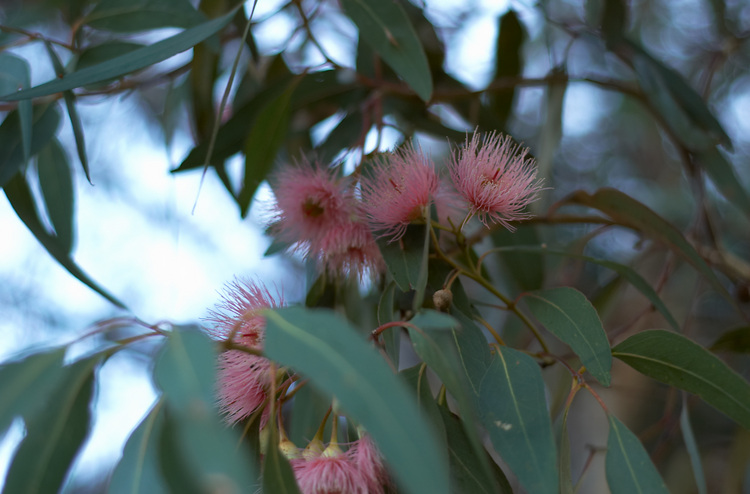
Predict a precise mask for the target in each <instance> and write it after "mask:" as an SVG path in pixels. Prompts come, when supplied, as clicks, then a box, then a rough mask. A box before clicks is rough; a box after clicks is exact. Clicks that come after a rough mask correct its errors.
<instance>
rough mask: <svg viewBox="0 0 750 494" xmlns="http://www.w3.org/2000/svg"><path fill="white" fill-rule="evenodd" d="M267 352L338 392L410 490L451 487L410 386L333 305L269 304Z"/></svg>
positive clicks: (443, 460) (443, 490)
mask: <svg viewBox="0 0 750 494" xmlns="http://www.w3.org/2000/svg"><path fill="white" fill-rule="evenodd" d="M265 314H266V317H267V327H266V340H265V352H266V355H267V356H268V357H269V358H270V359H272V360H274V361H277V362H279V363H280V364H282V365H288V366H290V367H292V368H294V369H296V370H297V371H299V372H301V373H302V374H304V375H306V376H308V377H309V378H310V379H311V380H312V381H313V382H314V383H315V384H316V386H317V387H318V388H320V389H322V390H324V391H326V392H327V393H329V394H331V395H334V396H336V398H337V399H338V400H339V402H340V403H341V407H342V409H343V410H344V411H345V412H346V413H347V414H348V415H350V416H351V417H352V418H353V419H354V420H356V421H357V422H358V423H360V424H362V425H363V426H364V427H365V428H366V429H367V431H368V432H369V433H370V434H372V437H373V439H374V440H375V442H376V443H377V444H378V446H379V447H380V450H381V451H382V452H383V454H384V455H385V457H386V460H387V461H388V463H389V465H390V466H391V467H392V468H393V472H394V474H395V476H396V479H397V480H398V482H399V484H400V485H401V486H402V487H403V488H404V489H405V491H406V492H412V493H417V492H431V493H433V492H434V493H447V491H448V490H447V484H448V478H447V468H446V465H447V463H446V458H445V457H444V456H443V455H442V453H441V451H440V449H439V448H438V442H437V440H436V438H435V437H434V435H433V434H432V432H431V431H430V429H429V428H428V427H427V425H426V424H425V423H424V421H423V420H422V418H421V414H420V412H419V410H418V408H417V406H416V403H415V402H414V400H413V398H412V397H411V395H410V393H409V392H408V391H407V390H406V387H405V386H404V384H403V383H401V382H400V381H399V380H398V379H397V378H396V376H394V375H393V373H392V372H391V370H390V369H389V367H388V365H387V364H386V363H385V362H384V361H383V360H382V358H381V357H380V356H379V355H378V354H377V353H376V352H375V351H374V350H373V349H372V348H371V347H370V346H369V345H368V344H367V343H365V342H364V341H363V340H362V339H360V337H359V336H358V335H357V331H356V330H355V329H354V328H352V327H351V326H349V324H348V323H347V322H345V321H344V320H342V319H340V318H339V317H338V316H336V315H335V314H334V313H333V312H330V311H327V310H309V309H307V310H306V309H302V308H286V309H278V310H274V311H267V312H266V313H265Z"/></svg>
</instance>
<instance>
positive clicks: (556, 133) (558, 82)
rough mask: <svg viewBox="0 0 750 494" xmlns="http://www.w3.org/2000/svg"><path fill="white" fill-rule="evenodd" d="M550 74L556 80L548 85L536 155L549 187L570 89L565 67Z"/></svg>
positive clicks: (534, 207)
mask: <svg viewBox="0 0 750 494" xmlns="http://www.w3.org/2000/svg"><path fill="white" fill-rule="evenodd" d="M550 76H555V80H554V82H553V81H550V83H549V84H548V85H547V100H546V111H547V114H546V116H545V119H544V124H543V126H542V130H541V135H540V136H539V152H538V153H537V156H536V158H537V159H536V163H537V170H538V176H539V178H540V179H542V180H544V185H546V186H548V187H550V186H552V185H553V174H552V166H553V164H554V158H555V153H556V152H557V148H558V147H559V146H560V140H561V139H562V135H563V106H564V103H565V92H566V91H567V89H568V74H566V73H565V72H564V70H563V69H559V68H554V69H552V71H551V72H550ZM543 198H544V196H543ZM530 207H531V210H532V211H536V210H542V209H543V205H542V203H541V202H535V203H533V204H531V206H530Z"/></svg>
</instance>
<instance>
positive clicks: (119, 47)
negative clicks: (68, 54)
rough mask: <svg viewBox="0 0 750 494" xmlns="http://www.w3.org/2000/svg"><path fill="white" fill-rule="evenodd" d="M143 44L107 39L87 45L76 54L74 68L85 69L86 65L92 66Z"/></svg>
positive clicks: (136, 48) (138, 47)
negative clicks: (106, 40)
mask: <svg viewBox="0 0 750 494" xmlns="http://www.w3.org/2000/svg"><path fill="white" fill-rule="evenodd" d="M143 46H144V45H142V44H139V43H130V42H126V41H109V42H106V43H102V44H100V45H96V46H89V47H86V48H84V49H83V50H82V51H81V53H79V54H78V58H77V60H76V63H75V68H76V70H81V69H85V68H86V67H92V66H94V65H98V64H100V63H103V62H106V61H107V60H110V59H112V58H115V57H119V56H120V55H125V54H126V53H130V52H131V51H135V50H138V49H140V48H143Z"/></svg>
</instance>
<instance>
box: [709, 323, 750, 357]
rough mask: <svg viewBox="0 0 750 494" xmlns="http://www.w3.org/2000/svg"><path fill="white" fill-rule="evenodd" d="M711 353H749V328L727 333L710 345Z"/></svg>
mask: <svg viewBox="0 0 750 494" xmlns="http://www.w3.org/2000/svg"><path fill="white" fill-rule="evenodd" d="M710 350H711V351H712V352H734V353H750V326H743V327H741V328H736V329H733V330H731V331H727V332H726V333H724V334H723V335H721V336H719V337H718V338H717V339H716V341H714V344H713V345H711V348H710Z"/></svg>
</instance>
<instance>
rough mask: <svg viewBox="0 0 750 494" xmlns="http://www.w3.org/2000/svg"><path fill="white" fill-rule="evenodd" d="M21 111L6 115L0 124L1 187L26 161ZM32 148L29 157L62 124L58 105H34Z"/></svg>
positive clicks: (46, 141) (42, 145)
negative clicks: (0, 144)
mask: <svg viewBox="0 0 750 494" xmlns="http://www.w3.org/2000/svg"><path fill="white" fill-rule="evenodd" d="M21 118H22V117H20V112H18V111H13V112H10V113H9V114H8V116H6V117H5V120H4V121H3V123H2V125H0V142H2V143H3V145H2V146H0V187H5V184H7V183H8V181H9V180H10V179H11V178H13V175H15V174H16V173H18V170H20V169H21V165H23V163H24V151H23V142H22V137H21V136H22V133H23V132H24V131H23V129H22V127H23V125H24V123H23V122H22V121H21ZM32 120H33V122H32V134H31V150H30V152H29V157H31V156H34V155H36V153H38V152H39V151H40V150H41V149H42V148H43V147H44V146H46V145H47V143H48V142H49V140H50V139H52V137H53V136H54V135H55V132H56V131H57V127H58V125H59V124H60V112H59V111H58V109H57V105H54V104H51V105H39V106H36V107H34V113H33V116H32Z"/></svg>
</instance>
